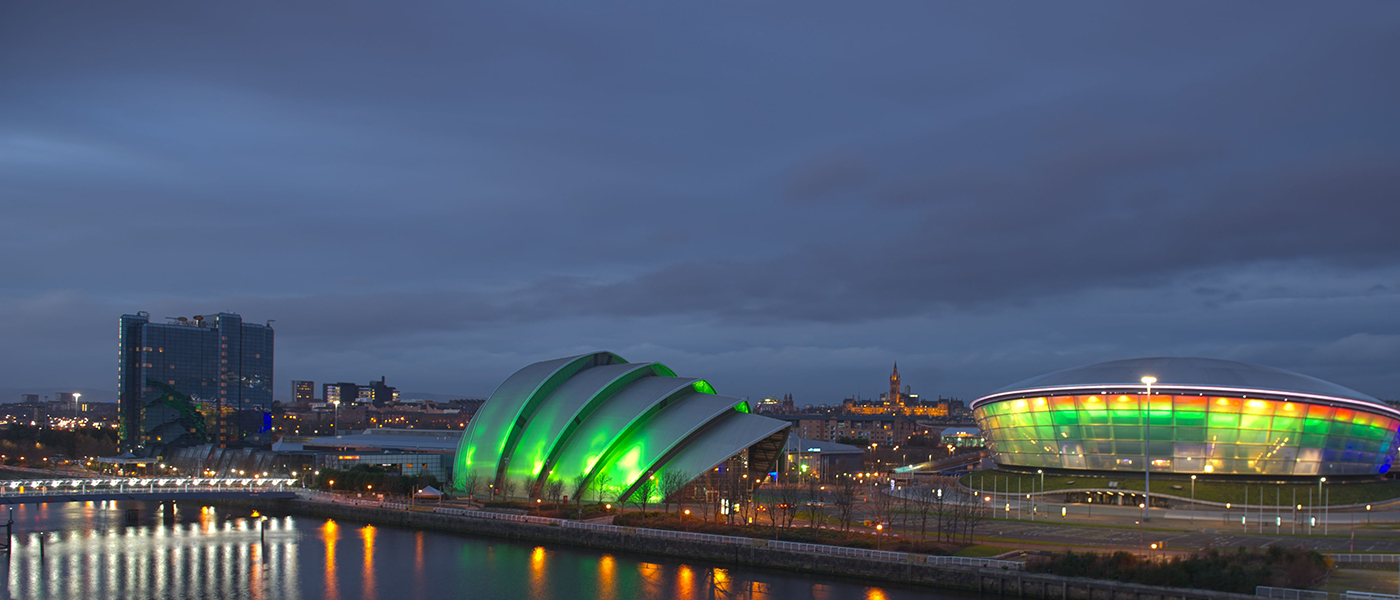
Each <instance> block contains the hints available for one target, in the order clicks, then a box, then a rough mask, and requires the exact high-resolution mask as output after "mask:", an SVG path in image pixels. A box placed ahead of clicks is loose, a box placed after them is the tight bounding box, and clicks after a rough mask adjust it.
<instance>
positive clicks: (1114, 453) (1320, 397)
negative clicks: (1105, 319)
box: [972, 358, 1400, 476]
mask: <svg viewBox="0 0 1400 600" xmlns="http://www.w3.org/2000/svg"><path fill="white" fill-rule="evenodd" d="M1143 377H1152V378H1155V379H1156V382H1155V383H1153V384H1152V388H1151V396H1150V399H1149V397H1148V396H1147V391H1148V390H1147V385H1146V384H1145V383H1143V382H1142V378H1143ZM972 410H973V415H974V417H975V418H976V419H977V422H978V424H979V425H980V427H981V429H982V433H983V436H984V437H985V438H986V440H987V445H988V448H989V449H990V450H991V452H992V457H993V459H994V460H995V461H996V462H997V464H999V465H1004V466H1009V467H1022V468H1051V469H1072V470H1090V471H1127V472H1134V471H1135V472H1139V473H1141V472H1142V471H1143V470H1144V468H1145V467H1146V466H1147V465H1148V464H1149V462H1150V464H1151V469H1152V472H1153V473H1159V472H1160V473H1193V474H1194V473H1202V474H1205V473H1210V474H1218V475H1241V476H1245V475H1265V476H1317V475H1322V476H1329V475H1377V474H1382V473H1387V472H1389V471H1390V468H1391V465H1392V463H1393V462H1394V460H1395V454H1396V448H1397V442H1400V411H1397V410H1396V409H1395V408H1392V407H1391V406H1389V405H1386V404H1384V403H1382V402H1380V401H1379V400H1376V399H1375V398H1372V397H1370V396H1367V395H1365V394H1362V393H1360V392H1356V391H1354V390H1351V389H1348V388H1345V387H1342V386H1339V385H1336V384H1333V383H1329V382H1326V381H1322V380H1320V379H1315V378H1312V377H1308V376H1305V375H1300V374H1298V373H1292V372H1289V371H1284V370H1280V369H1272V368H1268V367H1260V366H1256V365H1247V364H1244V363H1237V362H1230V361H1221V360H1208V359H1196V358H1147V359H1133V360H1121V361H1113V362H1108V363H1101V364H1097V365H1091V366H1088V367H1081V368H1077V369H1068V370H1065V371H1058V372H1055V373H1050V374H1047V375H1042V376H1040V377H1036V378H1032V379H1029V380H1026V381H1023V382H1020V383H1017V384H1015V385H1012V386H1008V387H1006V388H1002V389H1001V390H997V391H996V392H994V393H992V394H990V395H987V396H985V397H982V398H979V399H977V400H975V401H973V403H972ZM1149 440H1150V441H1149Z"/></svg>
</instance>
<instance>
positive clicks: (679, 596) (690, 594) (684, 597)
mask: <svg viewBox="0 0 1400 600" xmlns="http://www.w3.org/2000/svg"><path fill="white" fill-rule="evenodd" d="M674 597H675V598H676V600H692V599H693V598H695V571H694V570H692V569H691V568H690V565H681V566H680V567H678V568H677V569H676V593H675V596H674Z"/></svg>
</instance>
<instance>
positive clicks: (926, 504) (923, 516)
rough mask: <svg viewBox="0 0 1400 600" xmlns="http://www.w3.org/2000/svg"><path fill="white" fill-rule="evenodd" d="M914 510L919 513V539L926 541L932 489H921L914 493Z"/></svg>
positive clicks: (931, 508) (931, 504) (931, 506)
mask: <svg viewBox="0 0 1400 600" xmlns="http://www.w3.org/2000/svg"><path fill="white" fill-rule="evenodd" d="M916 495H917V498H916V499H917V500H918V502H917V503H916V509H917V510H918V511H919V539H920V540H927V539H928V514H929V512H930V511H932V510H933V500H934V499H933V495H934V492H933V488H926V487H921V488H919V489H918V491H917V492H916Z"/></svg>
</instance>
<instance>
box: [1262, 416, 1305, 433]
mask: <svg viewBox="0 0 1400 600" xmlns="http://www.w3.org/2000/svg"><path fill="white" fill-rule="evenodd" d="M1270 429H1273V430H1274V431H1281V432H1298V431H1302V430H1303V420H1302V419H1299V418H1295V417H1274V422H1273V425H1272V426H1270Z"/></svg>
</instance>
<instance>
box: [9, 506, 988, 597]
mask: <svg viewBox="0 0 1400 600" xmlns="http://www.w3.org/2000/svg"><path fill="white" fill-rule="evenodd" d="M130 509H136V513H134V514H133V513H131V512H130ZM0 510H3V509H0ZM13 514H14V521H15V523H14V532H15V536H14V549H13V553H12V555H11V556H10V558H9V561H8V564H6V563H5V562H4V559H3V557H0V571H3V573H4V576H5V586H4V589H5V591H6V592H7V595H8V597H9V598H74V599H81V600H101V599H107V598H112V599H117V598H171V599H175V598H182V599H183V598H211V599H212V598H229V599H234V598H237V599H250V600H262V599H268V600H274V599H305V600H312V599H316V600H320V599H326V600H357V599H364V600H407V599H410V598H502V599H529V600H565V599H569V600H572V599H576V598H600V599H606V600H632V599H662V598H676V599H683V600H702V599H703V600H711V599H728V598H745V599H750V598H751V599H768V598H772V599H788V598H798V599H801V598H812V599H823V600H824V599H832V600H838V599H857V598H858V599H865V600H878V599H888V600H902V599H908V598H929V597H935V598H946V599H947V600H955V599H960V598H964V596H960V595H957V594H951V593H931V592H928V591H923V590H915V589H911V588H903V587H893V586H872V585H868V584H864V583H860V582H854V581H850V580H825V579H817V578H811V577H808V576H805V575H801V574H794V573H787V572H779V571H766V570H750V569H742V568H729V567H724V566H718V565H711V564H702V563H696V562H691V561H683V560H673V559H666V558H660V557H656V558H648V557H644V556H640V555H632V554H609V553H605V552H598V551H593V550H585V549H575V548H568V547H544V546H535V545H529V544H516V543H511V542H503V541H499V540H492V539H485V538H472V537H464V536H459V535H454V534H447V533H438V532H430V531H415V530H408V529H398V528H392V527H377V526H370V525H366V524H364V523H356V522H349V521H331V520H327V519H316V518H310V517H295V516H272V517H268V518H267V520H266V521H262V520H260V519H258V518H253V517H251V516H250V513H249V511H247V510H241V511H240V510H233V509H223V508H219V509H216V508H213V507H209V506H201V505H199V504H180V505H178V506H177V507H176V508H174V509H173V510H172V509H169V508H162V507H160V506H159V505H157V504H155V503H141V502H124V503H122V502H98V503H68V504H61V503H55V504H41V505H20V506H17V507H15V509H14V513H13ZM3 522H4V514H3V513H0V524H3ZM260 524H264V525H265V526H266V530H265V531H260V528H259V525H260ZM41 533H42V534H43V535H42V538H43V543H42V546H43V556H40V545H41V544H40V537H41V536H40V534H41ZM0 535H3V533H0ZM264 538H265V539H264Z"/></svg>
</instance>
